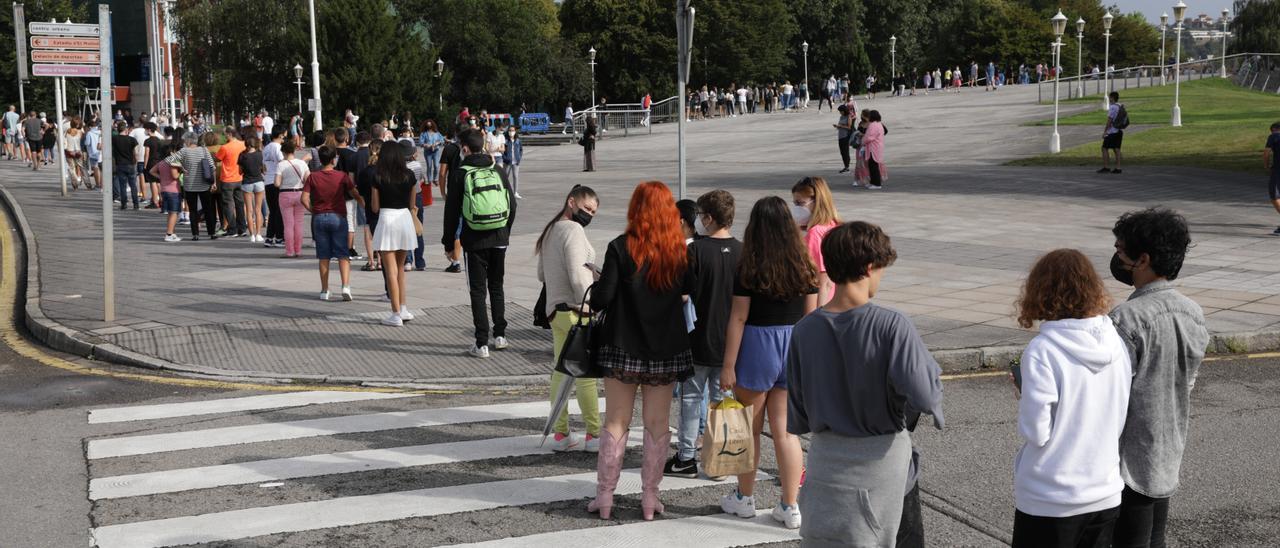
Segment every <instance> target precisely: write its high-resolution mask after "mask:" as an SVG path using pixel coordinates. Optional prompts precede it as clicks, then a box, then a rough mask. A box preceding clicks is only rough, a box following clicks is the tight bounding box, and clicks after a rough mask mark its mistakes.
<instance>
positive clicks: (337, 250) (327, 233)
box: [311, 213, 351, 261]
mask: <svg viewBox="0 0 1280 548" xmlns="http://www.w3.org/2000/svg"><path fill="white" fill-rule="evenodd" d="M311 237H312V238H313V239H315V241H316V258H317V259H320V260H322V261H323V260H329V259H343V260H346V259H350V258H351V251H350V250H349V249H348V248H347V218H346V217H344V216H342V215H338V214H337V213H321V214H318V215H314V216H312V217H311Z"/></svg>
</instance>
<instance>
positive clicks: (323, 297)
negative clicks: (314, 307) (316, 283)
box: [320, 291, 329, 301]
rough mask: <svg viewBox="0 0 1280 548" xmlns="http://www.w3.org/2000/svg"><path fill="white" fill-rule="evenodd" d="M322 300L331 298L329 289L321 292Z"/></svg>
mask: <svg viewBox="0 0 1280 548" xmlns="http://www.w3.org/2000/svg"><path fill="white" fill-rule="evenodd" d="M320 300H322V301H327V300H329V292H328V291H321V292H320Z"/></svg>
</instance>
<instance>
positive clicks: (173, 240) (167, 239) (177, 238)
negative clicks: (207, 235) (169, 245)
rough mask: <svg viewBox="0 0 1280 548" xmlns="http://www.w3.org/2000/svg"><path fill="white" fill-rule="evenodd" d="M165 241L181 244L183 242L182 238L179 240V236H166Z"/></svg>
mask: <svg viewBox="0 0 1280 548" xmlns="http://www.w3.org/2000/svg"><path fill="white" fill-rule="evenodd" d="M164 241H166V242H181V241H182V238H179V237H178V235H177V234H165V236H164Z"/></svg>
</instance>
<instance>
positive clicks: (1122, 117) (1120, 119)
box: [1111, 103, 1129, 129]
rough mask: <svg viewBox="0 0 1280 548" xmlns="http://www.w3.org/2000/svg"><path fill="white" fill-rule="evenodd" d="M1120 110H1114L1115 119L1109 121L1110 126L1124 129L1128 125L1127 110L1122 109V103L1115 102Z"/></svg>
mask: <svg viewBox="0 0 1280 548" xmlns="http://www.w3.org/2000/svg"><path fill="white" fill-rule="evenodd" d="M1117 104H1118V105H1119V106H1120V110H1119V111H1118V112H1116V119H1115V120H1112V121H1111V127H1113V128H1116V129H1125V128H1127V127H1129V111H1127V110H1125V109H1124V104H1123V103H1117Z"/></svg>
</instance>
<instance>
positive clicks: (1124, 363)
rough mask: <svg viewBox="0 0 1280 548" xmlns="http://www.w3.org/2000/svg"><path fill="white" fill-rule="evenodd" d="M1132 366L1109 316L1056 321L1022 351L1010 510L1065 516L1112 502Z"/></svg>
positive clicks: (1118, 483)
mask: <svg viewBox="0 0 1280 548" xmlns="http://www.w3.org/2000/svg"><path fill="white" fill-rule="evenodd" d="M1132 377H1133V366H1132V364H1131V363H1130V362H1129V353H1128V351H1126V349H1125V346H1124V343H1123V341H1122V340H1121V339H1120V336H1119V335H1118V334H1117V333H1116V329H1115V326H1113V325H1112V323H1111V319H1110V318H1108V317H1106V316H1095V317H1092V318H1087V319H1083V320H1074V319H1070V320H1057V321H1052V322H1045V323H1044V324H1043V325H1041V326H1040V334H1039V335H1037V336H1036V338H1034V339H1032V340H1031V343H1030V344H1028V345H1027V349H1026V350H1025V351H1024V352H1023V353H1022V399H1021V401H1019V403H1018V433H1019V434H1021V435H1022V438H1023V439H1024V440H1026V442H1025V443H1023V445H1022V449H1020V450H1019V451H1018V455H1017V456H1016V457H1015V458H1014V473H1013V486H1014V487H1013V488H1014V500H1015V505H1016V506H1017V508H1018V510H1021V511H1022V512H1023V513H1024V514H1030V515H1033V516H1043V517H1068V516H1075V515H1079V514H1086V513H1090V512H1097V511H1099V510H1106V509H1110V508H1115V507H1116V506H1119V505H1120V492H1121V491H1123V490H1124V480H1122V479H1121V478H1120V432H1121V431H1122V430H1124V421H1125V416H1126V413H1127V412H1128V408H1129V384H1130V383H1131V382H1132Z"/></svg>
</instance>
